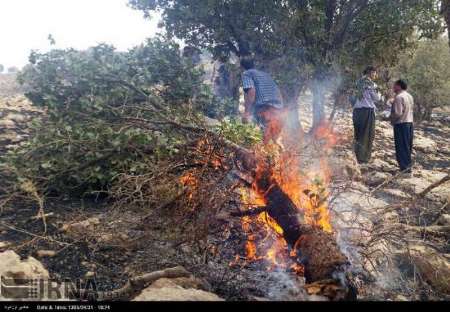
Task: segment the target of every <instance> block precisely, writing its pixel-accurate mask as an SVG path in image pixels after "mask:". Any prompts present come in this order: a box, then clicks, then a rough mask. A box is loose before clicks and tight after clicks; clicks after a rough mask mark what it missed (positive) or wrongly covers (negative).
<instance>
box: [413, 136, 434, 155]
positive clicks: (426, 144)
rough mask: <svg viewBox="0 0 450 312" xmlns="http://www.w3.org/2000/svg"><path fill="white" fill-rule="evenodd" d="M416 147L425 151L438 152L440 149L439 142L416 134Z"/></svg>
mask: <svg viewBox="0 0 450 312" xmlns="http://www.w3.org/2000/svg"><path fill="white" fill-rule="evenodd" d="M414 149H416V150H418V151H420V152H423V153H436V152H437V151H438V144H437V142H436V141H434V140H432V139H430V138H427V137H424V136H421V135H416V136H415V137H414Z"/></svg>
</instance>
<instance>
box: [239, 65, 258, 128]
mask: <svg viewBox="0 0 450 312" xmlns="http://www.w3.org/2000/svg"><path fill="white" fill-rule="evenodd" d="M242 87H243V89H244V101H245V102H244V107H245V112H244V122H248V121H250V119H251V113H252V111H253V105H254V104H255V101H256V88H255V82H254V81H253V78H252V77H251V75H250V74H249V73H248V72H244V74H243V75H242Z"/></svg>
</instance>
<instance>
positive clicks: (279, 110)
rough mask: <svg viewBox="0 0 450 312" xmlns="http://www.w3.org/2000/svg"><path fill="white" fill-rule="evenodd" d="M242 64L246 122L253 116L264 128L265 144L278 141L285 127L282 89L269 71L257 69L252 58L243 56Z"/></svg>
mask: <svg viewBox="0 0 450 312" xmlns="http://www.w3.org/2000/svg"><path fill="white" fill-rule="evenodd" d="M241 66H242V68H243V69H244V73H243V74H242V85H243V88H244V98H245V113H244V122H249V121H250V120H251V118H252V116H253V117H254V118H255V119H256V121H257V122H258V124H259V125H260V126H261V127H262V128H263V131H264V138H263V139H264V144H268V143H269V142H270V141H271V140H272V141H273V142H274V143H276V142H277V140H278V138H279V137H280V135H281V130H282V128H283V120H282V114H283V100H282V98H281V92H280V89H279V88H278V86H277V84H276V83H275V81H274V80H273V79H272V77H271V76H270V75H269V74H268V73H265V72H263V71H260V70H257V69H255V65H254V60H253V59H252V58H248V57H245V58H242V59H241Z"/></svg>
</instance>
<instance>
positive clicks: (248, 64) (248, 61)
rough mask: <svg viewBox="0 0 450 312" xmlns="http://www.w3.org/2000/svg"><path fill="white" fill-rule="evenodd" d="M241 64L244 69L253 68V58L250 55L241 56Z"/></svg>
mask: <svg viewBox="0 0 450 312" xmlns="http://www.w3.org/2000/svg"><path fill="white" fill-rule="evenodd" d="M241 66H242V67H244V69H245V70H249V69H253V68H255V60H254V59H253V58H252V57H243V58H241Z"/></svg>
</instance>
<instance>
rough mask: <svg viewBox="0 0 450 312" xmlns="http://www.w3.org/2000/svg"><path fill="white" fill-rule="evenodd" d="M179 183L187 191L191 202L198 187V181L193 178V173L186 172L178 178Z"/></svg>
mask: <svg viewBox="0 0 450 312" xmlns="http://www.w3.org/2000/svg"><path fill="white" fill-rule="evenodd" d="M180 183H181V184H182V185H183V186H184V187H187V188H188V189H189V190H188V198H189V200H192V199H193V198H194V191H195V190H196V189H197V187H198V179H197V178H196V177H195V175H194V173H192V172H188V173H186V174H185V175H183V176H182V177H181V178H180Z"/></svg>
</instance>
